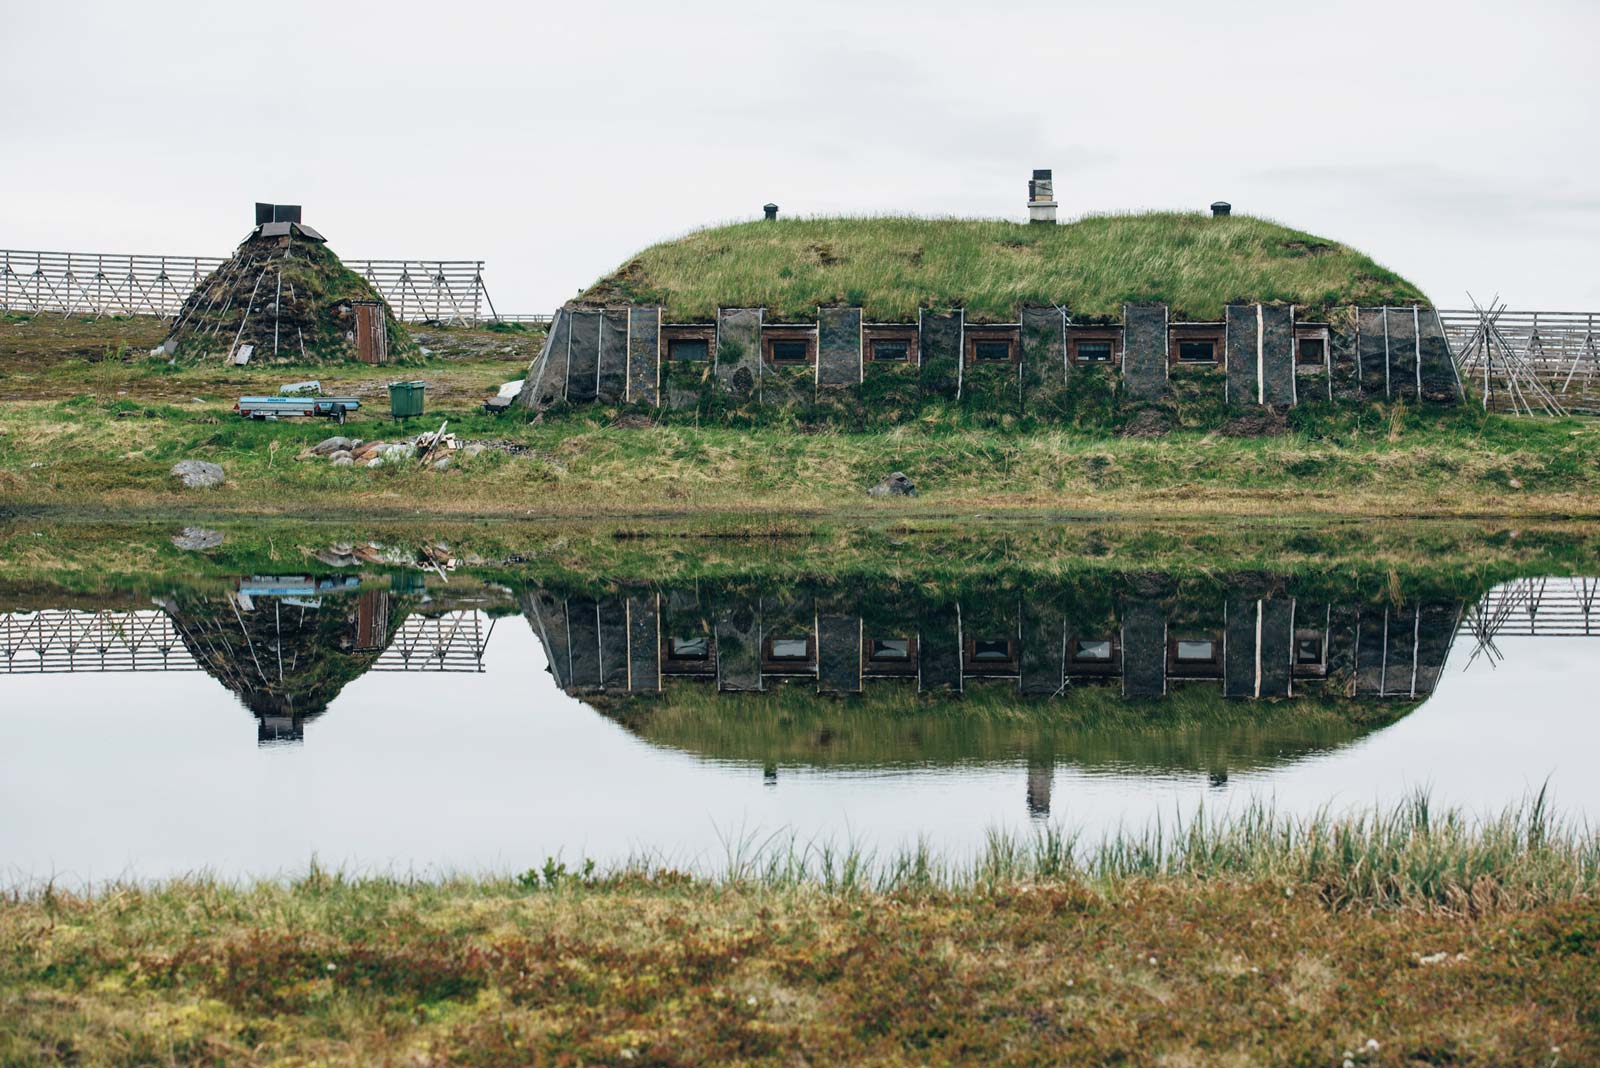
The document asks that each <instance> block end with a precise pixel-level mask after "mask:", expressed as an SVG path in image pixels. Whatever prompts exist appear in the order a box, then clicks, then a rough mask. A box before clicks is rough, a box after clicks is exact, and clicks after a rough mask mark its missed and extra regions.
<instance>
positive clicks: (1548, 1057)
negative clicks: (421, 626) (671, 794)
mask: <svg viewBox="0 0 1600 1068" xmlns="http://www.w3.org/2000/svg"><path fill="white" fill-rule="evenodd" d="M1596 859H1597V855H1596V849H1595V842H1594V839H1593V838H1592V836H1587V835H1583V834H1579V833H1577V832H1574V831H1571V830H1570V829H1564V828H1562V827H1560V826H1559V825H1556V824H1552V823H1551V821H1550V820H1549V818H1548V816H1547V815H1546V814H1543V813H1542V812H1541V811H1540V809H1539V807H1538V805H1537V803H1535V804H1534V805H1532V806H1530V807H1529V808H1527V809H1525V810H1523V811H1521V812H1518V813H1513V814H1509V815H1508V816H1505V817H1502V818H1500V819H1498V820H1491V821H1489V822H1488V823H1486V824H1477V825H1474V824H1469V823H1466V822H1463V821H1461V820H1460V819H1459V817H1455V816H1453V815H1451V814H1446V813H1439V812H1429V811H1428V807H1427V804H1426V802H1425V801H1418V802H1416V803H1414V804H1412V805H1410V806H1407V807H1406V808H1404V809H1402V810H1399V811H1397V812H1394V813H1388V814H1383V813H1380V814H1374V815H1370V816H1365V817H1350V818H1345V819H1342V820H1328V819H1312V820H1310V821H1301V822H1298V823H1290V822H1286V821H1283V820H1279V819H1276V818H1274V817H1272V816H1271V815H1270V814H1267V813H1259V812H1249V813H1244V814H1241V815H1240V816H1239V817H1236V818H1235V819H1232V820H1227V821H1220V822H1211V821H1200V822H1197V823H1196V824H1195V825H1192V826H1190V827H1188V828H1185V829H1184V830H1182V831H1180V832H1179V833H1177V834H1170V835H1169V837H1168V838H1167V839H1166V840H1165V842H1164V843H1158V841H1157V839H1156V838H1154V837H1152V836H1150V835H1148V834H1146V835H1143V836H1141V835H1137V834H1124V835H1123V836H1121V837H1119V838H1116V839H1114V840H1111V841H1108V842H1104V843H1100V844H1098V845H1088V844H1084V843H1080V842H1077V841H1075V840H1073V839H1072V838H1071V836H1070V835H1060V834H1055V833H1049V832H1046V833H1041V834H1040V835H1039V836H1038V837H1036V838H1035V839H1033V840H1028V839H1021V840H1017V839H1006V838H1000V837H997V838H994V839H992V840H991V842H990V844H989V846H988V848H987V849H985V850H983V851H982V852H981V853H980V855H979V856H977V857H975V858H971V859H968V860H964V861H956V862H954V863H952V862H950V861H949V860H947V859H941V858H939V857H938V856H937V855H936V854H933V853H930V852H929V851H927V850H926V849H913V850H911V851H908V852H907V853H905V854H903V855H899V856H896V857H890V858H871V857H863V856H861V855H858V854H854V853H852V852H850V851H848V850H843V851H840V852H837V853H834V852H829V851H827V850H825V849H823V850H818V849H805V848H798V849H797V847H794V846H784V845H782V844H780V845H779V846H777V847H776V848H768V849H764V850H763V849H757V850H755V851H753V852H739V851H735V853H734V854H733V855H731V856H730V858H729V862H728V864H727V866H726V868H725V869H724V870H723V871H722V872H721V873H720V874H716V875H710V876H706V875H691V874H686V873H684V872H682V871H677V870H674V869H672V868H670V867H665V866H663V865H660V864H650V863H644V862H641V863H639V864H636V865H630V866H627V867H625V868H623V869H620V870H618V871H615V872H600V873H596V872H593V871H592V870H590V869H588V868H587V867H585V866H582V865H578V866H577V870H575V871H569V869H568V866H567V865H566V864H565V863H562V862H559V861H557V860H555V859H551V860H548V861H546V862H545V863H544V864H543V865H542V866H535V867H532V868H530V869H529V870H527V871H526V872H524V873H523V874H521V875H519V876H515V877H511V878H489V877H485V878H480V879H476V880H459V879H458V880H442V881H437V882H416V881H408V880H396V879H385V878H367V879H350V878H345V877H343V876H340V875H337V874H330V873H328V872H325V871H318V870H313V871H312V872H311V873H310V874H309V875H307V876H305V877H303V878H301V879H299V880H297V881H295V882H293V883H289V884H283V883H268V884H259V885H254V886H234V885H225V884H218V883H213V882H207V881H204V880H195V881H183V882H177V883H171V884H165V885H157V886H128V885H113V886H107V887H103V888H100V889H99V890H97V891H93V892H88V893H83V892H78V893H74V892H67V891H63V890H62V889H60V888H57V887H49V886H34V887H32V888H26V889H21V890H18V891H15V892H13V893H11V894H9V895H7V896H6V897H4V898H3V899H0V1063H4V1064H8V1065H19V1066H20V1065H51V1064H55V1065H65V1064H72V1065H85V1066H87V1065H132V1064H185V1065H187V1064H195V1065H199V1064H206V1065H221V1064H229V1065H264V1064H313V1063H314V1064H325V1065H369V1064H416V1065H446V1064H448V1065H464V1064H465V1065H471V1064H482V1065H496V1066H499V1065H506V1064H550V1065H557V1064H573V1065H577V1064H617V1065H637V1064H647V1065H706V1064H725V1065H758V1064H772V1065H778V1064H782V1065H791V1064H851V1065H902V1064H928V1065H946V1064H949V1065H957V1064H959V1065H968V1064H1016V1065H1024V1064H1039V1065H1056V1064H1061V1063H1063V1062H1064V1061H1068V1062H1071V1063H1082V1064H1130V1065H1131V1064H1151V1065H1174V1064H1226V1065H1241V1066H1242V1065H1324V1064H1326V1065H1339V1064H1342V1063H1353V1064H1357V1065H1361V1066H1363V1068H1366V1066H1377V1065H1385V1066H1402V1065H1403V1066H1417V1065H1440V1066H1442V1065H1510V1064H1516V1065H1537V1066H1541V1068H1559V1066H1564V1065H1583V1064H1592V1063H1594V1062H1595V1060H1596V1059H1597V1058H1600V987H1597V986H1596V984H1595V982H1594V977H1595V971H1596V955H1597V954H1600V904H1597V901H1596V899H1595V896H1594V895H1595V890H1596V882H1597V878H1600V868H1597V864H1596Z"/></svg>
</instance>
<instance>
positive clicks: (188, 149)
mask: <svg viewBox="0 0 1600 1068" xmlns="http://www.w3.org/2000/svg"><path fill="white" fill-rule="evenodd" d="M0 12H3V21H0V25H3V26H4V30H3V32H0V91H3V100H4V103H3V104H0V107H3V109H4V112H3V113H4V116H5V124H4V125H5V133H4V138H3V141H0V144H3V146H4V147H3V154H4V166H3V167H0V247H9V248H24V249H32V248H39V249H63V250H71V251H117V252H165V253H184V254H212V255H225V254H226V253H228V252H229V251H230V250H231V249H232V247H233V246H234V245H235V244H236V243H237V242H238V240H239V239H240V238H241V237H243V236H244V234H245V233H246V231H248V229H249V227H250V225H251V223H252V222H253V217H252V204H253V202H254V201H256V200H272V201H278V202H287V203H301V204H304V205H305V219H306V221H307V222H308V223H310V224H312V225H314V226H316V227H317V228H319V229H320V230H322V232H323V233H324V234H326V235H327V236H328V238H329V242H330V244H331V245H332V247H333V248H334V249H335V250H337V251H338V252H339V253H340V254H341V255H344V256H347V257H352V258H365V257H384V258H388V257H395V258H398V257H429V258H435V257H436V258H462V259H483V260H486V261H487V268H486V278H487V280H488V284H489V288H490V293H491V296H493V298H494V300H495V303H496V304H497V305H498V306H499V308H500V310H501V311H503V312H506V311H516V312H535V311H549V310H550V309H551V308H552V307H554V306H555V305H556V304H558V303H559V302H560V301H562V300H564V299H566V298H567V297H569V296H571V295H572V294H573V293H574V292H576V291H577V290H578V289H579V288H581V287H582V286H584V285H585V284H587V283H588V282H589V281H590V280H592V279H593V278H594V277H595V276H596V275H598V274H600V273H602V272H604V271H606V270H608V269H610V268H612V267H614V266H615V265H617V264H618V263H620V262H622V261H624V260H625V259H626V258H627V257H628V256H629V254H630V253H631V252H632V251H634V250H636V249H638V248H640V247H642V246H643V245H645V244H648V243H650V242H652V241H655V240H659V239H661V238H664V237H669V236H672V235H675V234H678V233H681V232H683V231H685V230H689V229H693V228H696V227H699V226H703V225H706V224H709V223H715V222H721V221H726V220H732V219H742V218H751V217H756V216H759V215H760V208H761V205H762V204H763V203H764V202H766V201H768V200H773V201H776V202H777V203H778V204H780V205H781V206H782V208H783V211H784V213H785V214H804V215H813V214H839V213H857V214H859V213H876V212H902V213H915V214H930V215H938V214H944V215H950V214H955V215H978V216H993V217H1005V218H1014V219H1019V220H1020V219H1022V218H1025V217H1026V212H1025V210H1024V203H1025V200H1026V186H1027V179H1028V177H1029V173H1030V171H1031V169H1032V168H1034V167H1051V168H1053V169H1054V170H1055V178H1056V198H1057V199H1058V200H1059V201H1060V202H1061V204H1062V210H1063V213H1064V216H1066V217H1071V216H1074V215H1078V214H1083V213H1089V212H1105V211H1133V210H1142V209H1150V208H1184V209H1204V207H1205V206H1206V205H1207V204H1209V203H1210V202H1211V201H1212V200H1216V199H1219V198H1220V199H1226V200H1230V201H1232V202H1233V204H1234V205H1235V210H1236V211H1239V212H1247V213H1250V214H1257V215H1265V216H1268V217H1270V218H1274V219H1277V220H1279V221H1282V222H1285V223H1288V224H1291V225H1293V226H1296V227H1299V228H1301V229H1305V230H1310V231H1313V232H1315V233H1318V234H1321V235H1324V236H1328V237H1332V238H1336V239H1339V240H1342V241H1345V242H1347V243H1349V244H1352V245H1355V246H1356V247H1358V248H1361V249H1363V250H1364V251H1366V252H1368V253H1370V254H1372V255H1373V256H1375V257H1376V258H1377V259H1378V260H1379V261H1381V262H1383V263H1385V264H1386V265H1388V266H1390V267H1393V268H1394V269H1396V270H1398V271H1400V272H1401V273H1402V274H1405V275H1407V276H1408V277H1410V278H1411V279H1412V280H1413V281H1415V282H1417V283H1418V284H1420V285H1421V286H1422V287H1423V289H1424V290H1425V291H1426V292H1428V293H1429V294H1430V295H1431V296H1432V297H1433V298H1434V299H1435V300H1436V301H1438V302H1439V303H1440V304H1443V305H1447V306H1456V305H1460V304H1461V303H1462V302H1463V301H1464V300H1465V297H1464V295H1463V292H1464V290H1467V289H1471V290H1472V291H1473V292H1474V293H1475V294H1476V295H1477V296H1478V297H1479V298H1480V299H1483V298H1486V297H1487V296H1488V295H1490V294H1491V293H1492V292H1494V291H1496V290H1498V291H1499V292H1500V293H1502V294H1503V295H1504V296H1505V297H1506V298H1507V299H1508V300H1510V301H1511V303H1512V305H1513V306H1514V307H1522V308H1535V307H1537V308H1553V309H1578V310H1588V309H1591V308H1594V309H1596V310H1600V272H1597V271H1596V270H1595V267H1594V256H1593V252H1594V249H1595V246H1596V242H1597V238H1600V189H1597V187H1596V184H1595V181H1594V178H1593V175H1594V174H1595V173H1597V170H1600V139H1597V138H1596V137H1595V136H1594V129H1595V127H1594V120H1595V118H1596V99H1597V95H1600V94H1597V90H1600V73H1597V71H1600V65H1597V64H1596V62H1595V60H1594V56H1593V48H1594V41H1595V40H1596V39H1597V30H1600V4H1596V3H1594V2H1593V0H1588V2H1562V0H1525V2H1523V3H1521V4H1508V3H1504V2H1497V3H1492V4H1488V3H1474V2H1466V3H1461V2H1458V3H1451V4H1445V3H1443V2H1442V0H1434V2H1429V3H1413V2H1411V0H1387V2H1382V3H1365V2H1360V3H1338V2H1322V3H1318V4H1315V5H1302V4H1296V3H1293V2H1286V0H1274V2H1271V3H1254V2H1240V0H1212V2H1210V3H1205V4H1198V3H1194V2H1192V0H1184V2H1167V0H1148V2H1126V0H1124V2H1120V3H1115V4H1112V3H1103V4H1074V3H1039V4H1035V3H1027V2H1021V3H1016V2H1014V3H1007V4H991V3H983V2H967V3H947V2H945V0H916V2H914V3H913V2H911V0H899V2H890V3H880V4H873V5H869V4H864V3H832V2H812V3H807V4H787V5H781V6H780V5H770V6H769V5H762V4H759V3H751V2H743V3H732V2H726V3H724V2H699V0H687V2H685V0H678V2H668V3H623V2H617V3H605V2H592V0H591V2H586V3H564V4H559V5H555V4H489V3H479V2H463V0H455V2H432V3H414V2H411V0H402V2H385V3H371V4H328V3H307V2H303V0H281V2H278V3H275V4H271V5H264V6H263V5H249V6H245V5H234V4H225V3H220V4H219V3H214V2H213V3H194V4H188V3H182V4H180V3H164V2H161V0H155V2H152V3H144V4H128V3H126V2H124V0H119V2H116V3H102V2H93V3H82V2H77V3H74V2H70V0H68V2H64V3H41V2H39V0H0ZM1066 296H1068V297H1069V299H1070V295H1066Z"/></svg>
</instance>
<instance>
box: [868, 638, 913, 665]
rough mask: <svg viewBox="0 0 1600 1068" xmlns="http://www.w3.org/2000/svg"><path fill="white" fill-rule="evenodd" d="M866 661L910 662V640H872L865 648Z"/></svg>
mask: <svg viewBox="0 0 1600 1068" xmlns="http://www.w3.org/2000/svg"><path fill="white" fill-rule="evenodd" d="M867 659H868V660H910V659H911V639H910V638H873V639H872V640H871V642H870V644H868V646H867Z"/></svg>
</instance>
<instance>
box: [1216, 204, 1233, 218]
mask: <svg viewBox="0 0 1600 1068" xmlns="http://www.w3.org/2000/svg"><path fill="white" fill-rule="evenodd" d="M1211 214H1212V216H1213V217H1215V218H1218V219H1220V218H1222V217H1223V216H1225V215H1232V214H1233V205H1232V204H1229V203H1228V202H1227V201H1226V200H1218V201H1216V202H1215V203H1213V204H1212V205H1211Z"/></svg>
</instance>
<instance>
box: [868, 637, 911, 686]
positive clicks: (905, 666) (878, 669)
mask: <svg viewBox="0 0 1600 1068" xmlns="http://www.w3.org/2000/svg"><path fill="white" fill-rule="evenodd" d="M875 641H903V642H905V643H906V658H905V659H904V660H874V659H873V658H872V643H873V642H875ZM917 653H918V648H917V635H916V634H914V633H910V634H875V635H871V636H867V635H863V636H862V640H861V674H862V675H863V676H870V677H881V678H904V677H906V676H909V675H915V674H916V673H917V662H918V661H917Z"/></svg>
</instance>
